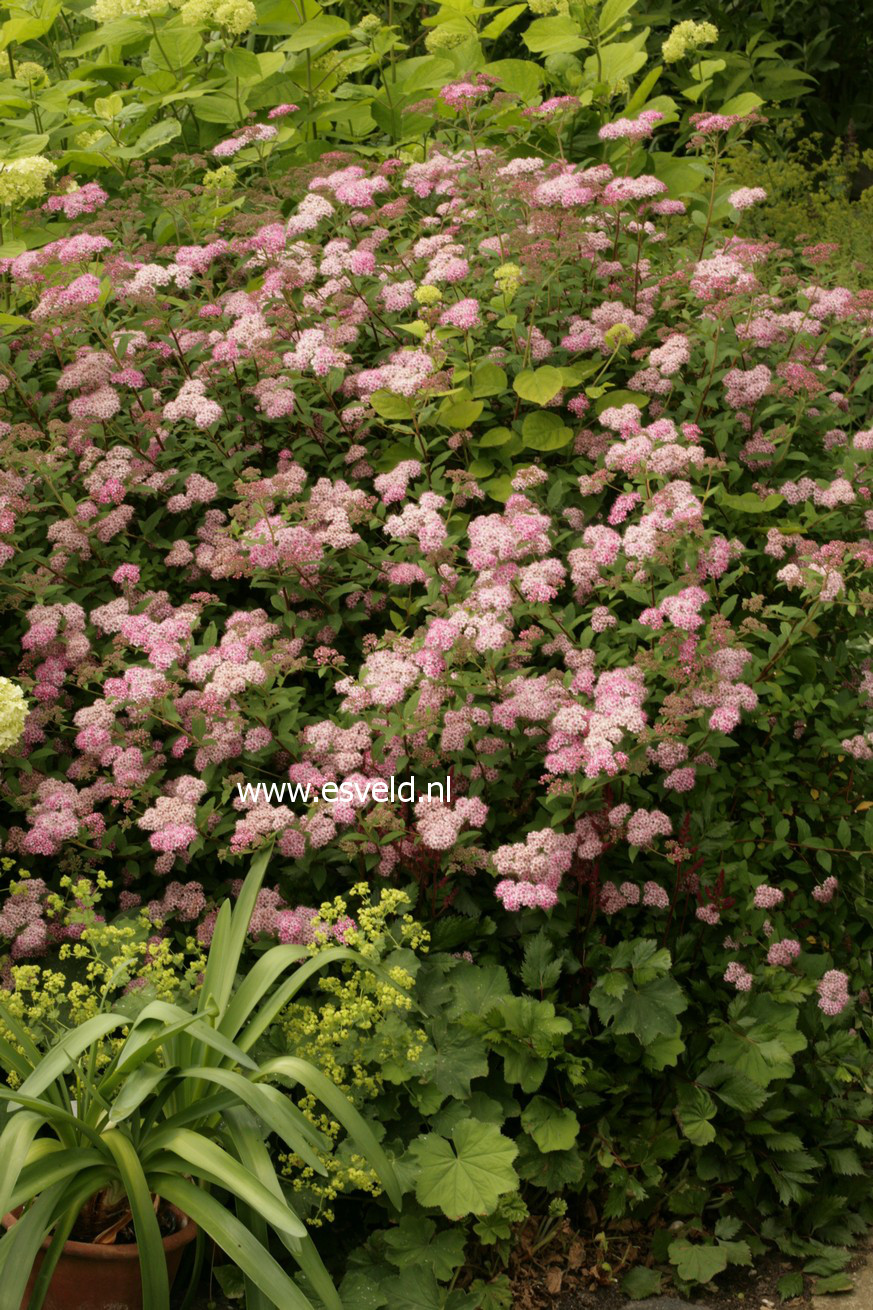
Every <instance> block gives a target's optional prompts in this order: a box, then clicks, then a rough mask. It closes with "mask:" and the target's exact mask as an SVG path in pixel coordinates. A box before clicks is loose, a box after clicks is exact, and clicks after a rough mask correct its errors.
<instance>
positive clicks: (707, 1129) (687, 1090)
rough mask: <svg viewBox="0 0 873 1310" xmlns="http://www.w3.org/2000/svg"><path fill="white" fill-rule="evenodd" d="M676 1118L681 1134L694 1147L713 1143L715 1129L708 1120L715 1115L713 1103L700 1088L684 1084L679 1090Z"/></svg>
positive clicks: (691, 1084) (707, 1094)
mask: <svg viewBox="0 0 873 1310" xmlns="http://www.w3.org/2000/svg"><path fill="white" fill-rule="evenodd" d="M676 1099H677V1104H676V1118H677V1120H678V1122H679V1127H680V1128H681V1129H682V1132H683V1134H684V1135H685V1136H686V1137H687V1138H688V1140H689V1142H693V1143H694V1145H695V1146H706V1145H707V1144H708V1143H709V1142H712V1141H715V1129H714V1128H713V1126H712V1124H711V1123H710V1122H709V1120H710V1119H711V1118H712V1117H713V1115H714V1114H715V1110H716V1107H715V1101H714V1100H713V1099H712V1097H711V1096H710V1095H709V1093H708V1092H706V1091H704V1089H703V1088H702V1087H695V1086H694V1084H693V1083H685V1084H683V1085H682V1086H681V1087H680V1088H679V1093H678V1096H677V1098H676Z"/></svg>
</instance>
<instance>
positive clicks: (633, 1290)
mask: <svg viewBox="0 0 873 1310" xmlns="http://www.w3.org/2000/svg"><path fill="white" fill-rule="evenodd" d="M621 1290H622V1291H623V1292H624V1294H625V1296H629V1297H630V1299H631V1300H632V1301H644V1300H645V1299H646V1297H647V1296H655V1294H656V1293H657V1292H660V1290H661V1275H660V1274H659V1273H658V1271H657V1269H646V1267H645V1265H637V1266H636V1268H635V1269H629V1270H628V1271H627V1273H626V1274H625V1276H624V1278H623V1279H622V1280H621Z"/></svg>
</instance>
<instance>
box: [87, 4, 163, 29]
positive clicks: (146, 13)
mask: <svg viewBox="0 0 873 1310" xmlns="http://www.w3.org/2000/svg"><path fill="white" fill-rule="evenodd" d="M166 8H167V0H97V3H96V4H95V5H94V8H93V9H91V10H90V11H89V13H88V17H89V18H93V20H94V22H95V23H113V22H115V20H116V19H117V18H154V17H156V15H157V14H162V13H163V12H164V10H165V9H166Z"/></svg>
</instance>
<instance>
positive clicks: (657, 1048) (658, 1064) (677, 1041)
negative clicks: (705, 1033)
mask: <svg viewBox="0 0 873 1310" xmlns="http://www.w3.org/2000/svg"><path fill="white" fill-rule="evenodd" d="M684 1050H685V1043H684V1041H683V1040H682V1038H681V1037H680V1036H679V1034H678V1033H675V1034H673V1035H672V1036H670V1037H656V1038H655V1040H654V1041H653V1042H649V1044H648V1046H647V1047H646V1051H645V1055H644V1056H643V1066H644V1067H645V1068H646V1069H652V1070H653V1071H654V1072H656V1073H660V1072H661V1071H662V1070H663V1069H666V1068H667V1066H668V1065H670V1066H675V1065H677V1064H678V1063H679V1056H680V1055H681V1054H682V1052H683V1051H684Z"/></svg>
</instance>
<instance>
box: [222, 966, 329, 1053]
mask: <svg viewBox="0 0 873 1310" xmlns="http://www.w3.org/2000/svg"><path fill="white" fill-rule="evenodd" d="M307 954H308V953H307V950H306V947H305V946H290V945H288V946H273V947H272V948H271V949H270V950H269V951H267V952H266V953H265V954H264V955H262V956H260V958H259V959H257V960H256V961H255V963H254V964H253V965H252V967H251V968H250V969H249V971H248V973H247V974H246V976H245V978H244V979H243V980H242V982H241V983H240V985H239V987H238V988H237V989H236V991H235V992H234V994H233V999H232V1000H231V1001H230V1003H229V1004H228V1007H227V1009H226V1010H225V1012H224V1014H223V1015H222V1017H221V1023H220V1024H219V1025H218V1028H219V1031H220V1032H223V1033H224V1035H225V1037H230V1038H231V1039H234V1038H235V1037H236V1035H237V1033H238V1032H239V1030H240V1028H241V1027H242V1026H243V1024H244V1023H245V1021H246V1019H247V1018H248V1017H249V1015H250V1014H251V1012H252V1010H254V1008H255V1006H256V1005H258V1004H260V1002H261V1001H262V1000H263V998H264V996H266V995H268V994H269V993H270V992H271V991H272V990H273V985H274V983H275V982H276V980H277V979H278V978H281V976H282V974H283V973H284V972H285V970H286V969H287V968H288V967H289V965H292V964H296V962H297V961H298V960H300V959H303V958H305V957H306V955H307Z"/></svg>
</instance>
